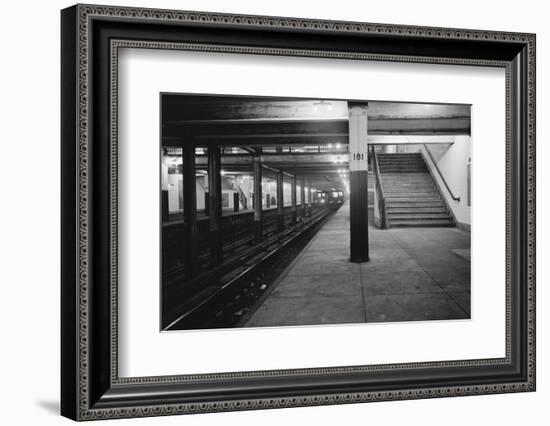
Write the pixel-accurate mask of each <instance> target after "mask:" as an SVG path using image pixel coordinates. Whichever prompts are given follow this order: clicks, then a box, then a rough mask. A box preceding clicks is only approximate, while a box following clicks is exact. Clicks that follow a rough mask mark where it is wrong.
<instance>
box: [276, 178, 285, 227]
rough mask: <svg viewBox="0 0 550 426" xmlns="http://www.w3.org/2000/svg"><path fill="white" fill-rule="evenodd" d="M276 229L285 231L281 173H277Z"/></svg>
mask: <svg viewBox="0 0 550 426" xmlns="http://www.w3.org/2000/svg"><path fill="white" fill-rule="evenodd" d="M277 228H278V229H279V231H282V230H283V229H285V207H284V200H283V171H282V170H279V173H277Z"/></svg>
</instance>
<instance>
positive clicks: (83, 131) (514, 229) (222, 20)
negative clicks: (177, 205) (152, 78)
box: [61, 5, 536, 420]
mask: <svg viewBox="0 0 550 426" xmlns="http://www.w3.org/2000/svg"><path fill="white" fill-rule="evenodd" d="M61 29H62V31H61V51H62V75H61V80H62V93H61V100H62V120H61V134H62V141H61V142H62V143H61V159H62V182H61V191H62V218H61V220H62V235H61V239H62V253H61V255H62V283H61V287H62V288H61V309H62V311H61V320H62V328H61V337H62V342H61V344H62V348H61V349H62V351H61V353H62V358H61V366H62V368H61V370H62V375H61V385H62V386H61V413H62V415H64V416H66V417H69V418H71V419H74V420H93V419H106V418H123V417H141V416H160V415H170V414H187V413H205V412H217V411H229V410H247V409H264V408H278V407H292V406H309V405H322V404H343V403H353V402H367V401H383V400H402V399H416V398H436V397H444V396H464V395H479V394H491V393H505V392H523V391H534V390H535V45H536V37H535V35H534V34H523V33H521V34H520V33H509V32H494V31H479V30H464V29H449V28H428V27H415V26H403V25H386V24H369V23H358V22H336V21H321V20H307V19H297V18H280V17H267V16H243V15H228V14H214V13H203V12H186V11H170V10H155V9H138V8H128V7H106V6H97V5H76V6H73V7H70V8H67V9H64V10H63V11H62V12H61ZM126 47H131V48H136V49H141V48H143V49H164V50H182V49H183V50H190V51H198V52H224V53H237V54H257V55H269V56H298V57H315V58H330V59H349V60H369V61H390V62H392V61H393V62H405V63H406V62H413V63H426V64H452V65H462V66H471V65H481V66H491V67H499V68H503V69H504V70H505V73H506V206H507V211H506V229H505V230H503V232H505V233H506V356H505V357H503V358H495V359H474V360H457V361H441V362H423V363H406V364H377V365H361V366H327V367H326V368H308V369H290V370H269V371H249V372H240V373H235V372H225V373H224V372H218V373H212V374H197V375H173V376H155V377H131V378H128V377H124V378H121V377H119V374H118V362H119V360H118V351H117V350H118V327H117V324H118V322H117V303H118V299H117V256H118V251H117V249H118V244H117V232H118V223H117V200H118V198H117V197H118V188H117V179H118V176H117V161H118V160H117V158H118V157H117V155H118V154H117V114H118V109H117V105H118V104H117V88H118V84H119V78H120V76H118V74H117V71H118V68H117V64H118V52H119V49H121V48H126ZM214 371H215V368H214Z"/></svg>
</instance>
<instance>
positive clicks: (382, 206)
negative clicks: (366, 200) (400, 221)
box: [371, 145, 386, 229]
mask: <svg viewBox="0 0 550 426" xmlns="http://www.w3.org/2000/svg"><path fill="white" fill-rule="evenodd" d="M371 153H372V165H373V169H374V177H375V179H374V181H375V190H376V194H377V195H378V197H377V198H378V211H379V212H380V227H381V228H382V229H385V228H386V199H385V197H384V190H383V189H382V178H381V176H380V166H379V165H378V157H377V155H376V151H375V150H374V146H372V145H371Z"/></svg>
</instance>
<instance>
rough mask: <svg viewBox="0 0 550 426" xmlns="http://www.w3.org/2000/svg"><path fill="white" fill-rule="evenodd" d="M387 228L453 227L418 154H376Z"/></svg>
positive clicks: (448, 214) (452, 222) (449, 216)
mask: <svg viewBox="0 0 550 426" xmlns="http://www.w3.org/2000/svg"><path fill="white" fill-rule="evenodd" d="M377 160H378V166H379V170H380V179H381V182H380V183H381V187H382V190H383V193H384V199H385V209H386V210H385V217H386V226H387V227H388V228H391V227H397V226H455V223H454V220H453V217H452V216H451V214H450V213H449V211H448V209H447V206H446V205H445V203H444V202H443V199H442V197H441V195H440V193H439V189H438V188H437V186H436V184H435V182H434V181H433V178H432V176H431V174H430V172H429V170H428V168H427V166H426V163H425V162H424V158H422V155H421V154H420V153H404V154H377Z"/></svg>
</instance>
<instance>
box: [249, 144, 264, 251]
mask: <svg viewBox="0 0 550 426" xmlns="http://www.w3.org/2000/svg"><path fill="white" fill-rule="evenodd" d="M252 161H253V165H254V239H255V242H256V244H260V243H261V242H262V240H263V229H262V163H261V160H260V156H258V155H257V156H254V157H253V159H252Z"/></svg>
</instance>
